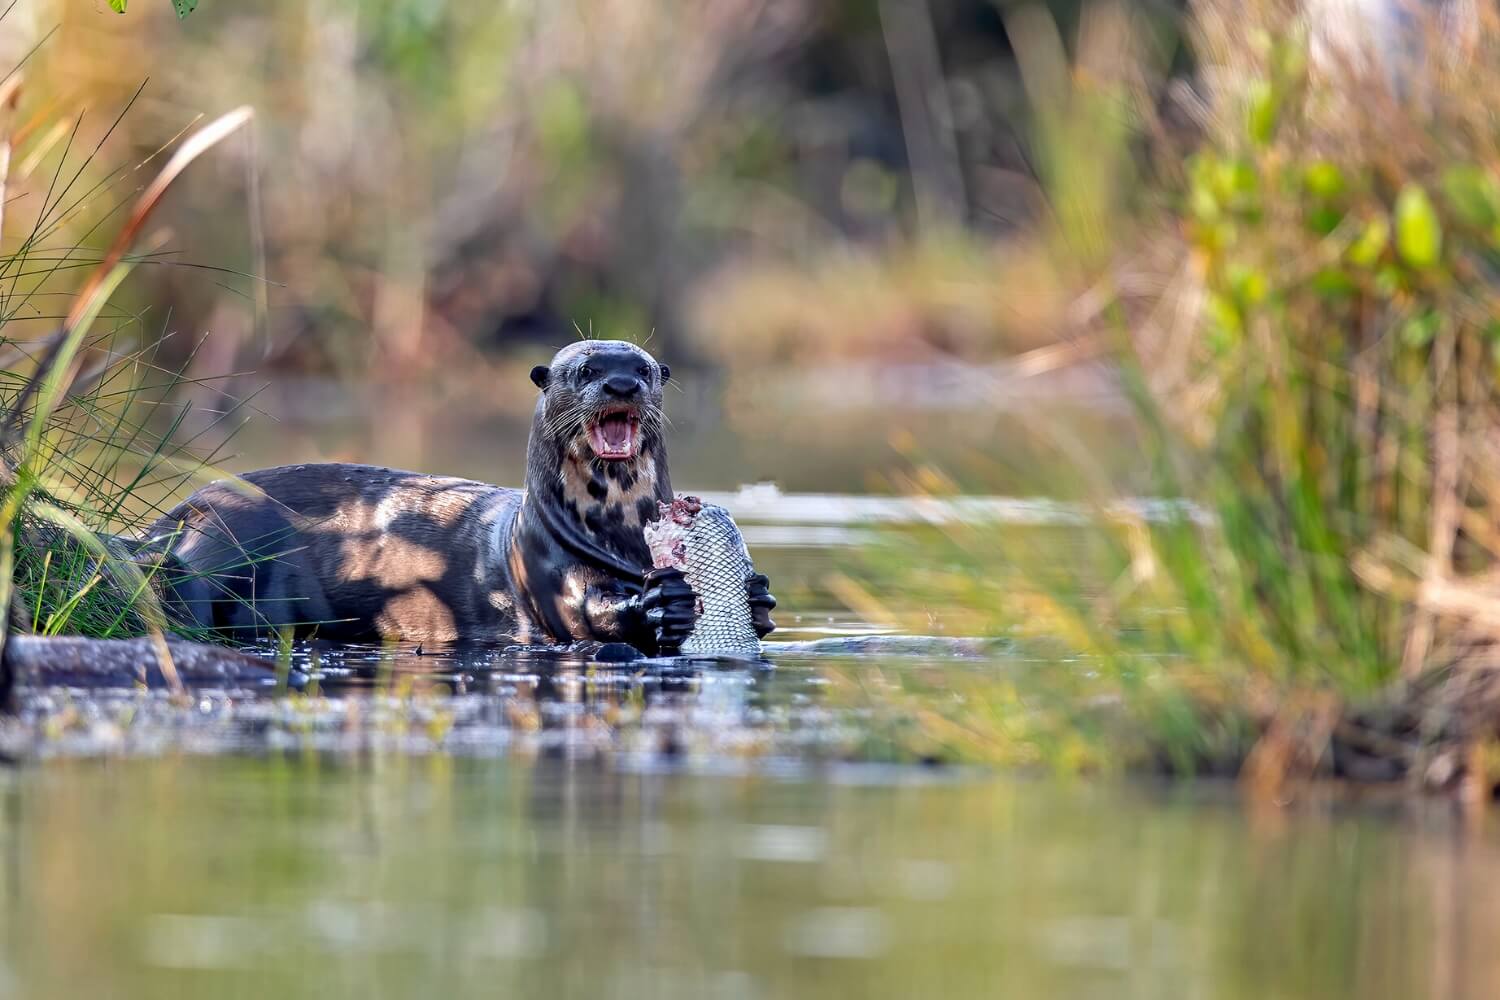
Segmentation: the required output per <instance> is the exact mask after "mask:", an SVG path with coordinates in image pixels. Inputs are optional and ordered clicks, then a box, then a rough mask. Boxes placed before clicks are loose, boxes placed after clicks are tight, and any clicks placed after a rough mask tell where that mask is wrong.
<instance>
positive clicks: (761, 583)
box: [745, 573, 776, 639]
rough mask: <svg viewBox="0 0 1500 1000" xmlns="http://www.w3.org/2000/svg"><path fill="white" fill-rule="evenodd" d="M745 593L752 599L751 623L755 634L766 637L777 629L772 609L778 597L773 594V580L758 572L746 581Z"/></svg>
mask: <svg viewBox="0 0 1500 1000" xmlns="http://www.w3.org/2000/svg"><path fill="white" fill-rule="evenodd" d="M745 595H746V596H747V597H748V598H749V599H750V623H751V625H752V626H754V628H755V634H756V635H758V636H760V637H761V638H762V639H764V638H765V637H766V636H768V635H770V634H771V633H772V632H774V631H776V623H775V622H773V621H772V620H771V610H772V609H773V608H775V607H776V598H775V597H773V596H771V580H770V578H769V577H767V576H766V575H765V574H764V573H756V574H754V575H753V576H751V577H749V578H748V579H747V580H746V581H745Z"/></svg>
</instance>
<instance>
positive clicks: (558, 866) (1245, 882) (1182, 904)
mask: <svg viewBox="0 0 1500 1000" xmlns="http://www.w3.org/2000/svg"><path fill="white" fill-rule="evenodd" d="M757 495H760V496H762V498H763V497H764V491H761V493H760V494H757ZM729 499H730V500H731V502H736V503H750V502H751V501H753V496H751V497H749V498H748V499H747V498H744V497H741V498H738V499H736V498H734V497H730V498H729ZM798 502H799V501H797V500H796V499H795V498H792V499H791V500H790V501H789V502H788V503H787V504H786V505H784V509H791V510H795V509H797V504H798ZM837 502H845V503H852V504H855V505H856V506H857V505H858V504H859V503H860V502H862V501H859V500H858V498H845V499H844V500H842V501H837ZM751 506H753V504H751ZM879 506H880V509H881V510H882V511H883V512H884V513H883V515H882V516H884V517H886V518H887V520H890V519H896V520H899V519H901V518H902V517H905V516H913V517H915V516H920V517H924V518H928V519H940V518H941V517H942V516H944V514H943V511H942V509H941V508H937V509H934V508H933V507H932V506H931V505H930V504H927V505H923V506H921V507H920V509H919V508H916V507H912V508H904V509H905V511H906V513H905V514H903V513H902V511H903V508H901V507H900V506H899V505H896V506H892V505H891V504H890V503H888V502H886V503H883V505H879ZM989 509H990V514H991V516H994V517H997V518H1002V519H1003V518H1004V517H1007V516H1011V515H1008V514H1006V513H1005V512H1006V511H1010V512H1011V514H1013V515H1014V517H1015V518H1016V519H1017V520H1018V522H1019V523H1022V524H1027V523H1035V522H1036V520H1037V519H1038V517H1041V519H1042V520H1043V521H1044V522H1048V523H1050V519H1052V518H1053V516H1054V515H1055V514H1057V511H1056V510H1054V509H1053V508H1050V507H1044V508H1042V514H1041V515H1039V514H1038V508H1036V506H1035V505H1031V504H1023V505H1021V506H1020V507H1019V508H1016V509H1014V510H1013V509H1012V508H1011V507H1010V506H1009V505H1007V504H1005V503H1002V502H1000V501H998V500H997V501H995V502H994V504H992V505H991V507H990V508H989ZM1064 514H1065V511H1064ZM740 515H741V518H742V520H744V521H745V527H746V532H747V534H748V535H750V536H751V538H752V539H757V538H758V541H754V542H752V544H753V545H754V547H755V548H756V551H757V557H758V559H759V561H760V562H761V564H762V566H763V567H764V568H768V569H769V570H770V571H771V572H772V575H773V576H775V577H777V578H779V579H781V580H783V581H785V583H786V585H787V586H788V587H789V588H790V589H791V590H794V591H797V592H799V593H803V594H805V595H811V596H808V597H804V598H803V605H802V607H800V608H799V609H798V610H797V611H795V612H791V611H789V612H787V613H784V614H783V620H784V624H785V626H786V628H785V630H784V632H783V633H780V634H781V635H784V636H785V637H786V639H787V640H789V641H791V642H794V643H797V644H798V645H794V646H788V647H778V648H777V649H776V650H775V651H774V652H773V655H772V660H773V665H771V666H750V665H746V664H732V663H715V664H707V663H704V664H682V663H676V664H656V665H645V666H640V665H632V666H629V667H611V666H604V665H591V664H588V663H587V662H584V661H582V660H580V659H576V658H570V657H567V656H543V655H539V654H493V653H486V654H464V655H459V654H454V653H452V652H451V651H442V650H439V651H436V654H435V655H434V653H433V651H430V650H428V651H424V655H422V656H420V657H419V656H416V655H415V652H414V650H412V649H410V648H403V649H391V650H377V649H359V648H317V647H312V646H300V647H298V649H297V650H296V654H295V662H296V664H297V666H298V667H299V668H301V669H303V670H305V671H307V672H309V673H311V674H313V675H315V676H316V677H317V678H318V688H317V690H316V692H315V693H312V694H303V695H301V696H294V697H291V698H285V699H278V698H276V697H274V696H273V695H271V694H269V693H267V692H266V691H264V690H262V691H259V692H247V691H202V692H198V693H197V696H196V697H195V698H194V699H193V700H192V701H191V703H189V704H187V705H182V704H173V703H172V702H170V701H169V700H168V699H166V698H164V697H163V696H161V695H159V694H147V693H140V692H129V691H121V692H117V693H113V694H101V693H100V692H97V691H91V692H82V691H68V690H61V689H54V690H45V691H35V692H31V693H30V694H28V696H27V699H26V711H25V713H24V715H23V723H22V724H21V725H20V726H16V727H12V729H11V730H10V731H9V733H8V736H7V739H8V740H9V744H8V746H9V749H10V751H11V752H12V753H14V754H17V755H18V756H20V757H21V758H22V762H21V763H19V764H17V765H16V766H13V767H10V768H7V769H5V770H3V771H0V852H3V857H0V901H3V906H0V928H3V933H0V996H15V997H26V998H34V997H36V998H39V997H58V998H63V997H83V996H103V997H143V998H144V997H151V998H164V997H184V998H187V997H194V998H196V997H210V996H211V997H265V996H279V997H304V996H305V997H326V996H362V997H411V996H432V997H480V996H486V997H487V996H497V995H499V996H504V995H525V996H547V997H622V998H624V997H683V998H699V997H726V998H730V997H733V998H762V997H764V998H771V997H793V996H799V997H800V996H830V997H846V996H849V997H926V996H1021V997H1099V998H1115V997H1143V998H1171V997H1184V998H1198V997H1203V998H1210V997H1246V998H1249V997H1255V998H1261V997H1284V998H1299V1000H1300V998H1307V1000H1313V998H1318V1000H1322V998H1328V997H1359V998H1381V997H1390V998H1410V997H1444V998H1448V997H1466V996H1471V997H1481V996H1493V995H1495V989H1496V988H1497V986H1500V960H1497V958H1496V953H1495V951H1494V949H1493V948H1492V947H1490V946H1489V942H1490V941H1492V940H1494V939H1495V935H1496V934H1497V933H1500V835H1497V833H1496V831H1494V830H1492V829H1487V828H1485V827H1483V826H1476V825H1475V824H1474V823H1473V822H1472V821H1465V820H1464V818H1463V817H1462V816H1461V815H1460V814H1459V813H1457V812H1456V811H1454V810H1453V809H1452V807H1450V806H1449V805H1448V804H1446V803H1443V802H1437V801H1427V802H1422V801H1418V802H1412V801H1411V800H1409V799H1401V798H1394V799H1389V800H1385V801H1375V800H1370V801H1363V802H1361V801H1352V800H1349V799H1348V798H1346V797H1343V796H1334V795H1332V794H1327V795H1320V794H1318V793H1309V794H1310V795H1311V796H1312V797H1303V798H1300V799H1298V800H1297V801H1294V802H1290V803H1287V804H1285V805H1284V806H1280V807H1278V806H1262V807H1259V808H1250V807H1248V806H1247V805H1246V804H1245V803H1244V801H1243V800H1242V799H1241V797H1240V796H1239V795H1238V793H1237V791H1236V790H1235V788H1234V787H1233V786H1231V785H1227V784H1219V783H1213V782H1201V783H1197V784H1192V785H1175V786H1174V785H1165V784H1156V783H1152V782H1147V781H1136V780H1131V781H1125V780H1114V781H1084V780H1061V779H1054V778H1044V777H1040V776H1033V777H1015V776H1002V775H997V774H993V773H988V772H985V771H983V770H977V769H972V768H966V767H953V766H949V765H943V764H935V763H923V762H922V761H921V760H920V759H917V758H913V757H912V756H911V755H910V754H905V755H903V754H902V753H901V752H900V751H899V747H900V746H901V743H902V740H901V734H900V733H899V732H892V731H889V730H890V727H893V726H898V725H900V722H899V720H893V719H892V718H891V717H889V716H888V715H887V714H884V713H882V712H881V711H880V707H879V705H878V703H877V701H876V700H874V699H872V698H871V697H869V696H868V692H867V691H865V690H864V689H863V688H862V687H861V685H860V684H859V683H855V682H854V681H857V679H859V678H864V677H869V676H871V675H879V676H883V677H885V678H887V679H892V680H894V681H897V682H899V681H900V680H901V679H902V678H906V677H911V676H915V675H921V678H922V688H923V689H924V690H926V691H929V692H932V694H931V695H930V697H933V698H941V697H944V692H945V691H946V690H949V689H955V690H956V689H957V685H955V684H953V682H954V681H956V680H958V679H960V675H963V674H968V675H972V674H974V673H976V672H978V673H984V674H988V675H994V674H997V673H999V672H1004V671H1006V670H1009V669H1013V668H1014V667H1015V666H1016V664H1015V663H1013V662H1011V661H1010V660H1008V659H1007V657H1006V656H1004V655H1003V653H998V652H986V651H985V650H984V649H982V648H975V647H973V646H971V645H965V644H959V645H957V646H955V645H953V644H951V643H944V642H927V641H913V640H902V639H892V638H889V637H884V633H885V630H884V629H883V628H882V627H881V626H880V623H870V622H861V621H857V620H855V619H854V618H853V617H852V616H850V615H849V613H848V612H846V611H840V610H839V609H838V608H836V607H834V606H833V603H832V602H831V601H830V602H823V603H820V602H821V598H820V597H819V596H818V595H819V594H820V591H819V589H818V587H817V585H816V581H815V577H816V573H817V572H818V569H817V568H818V567H822V566H824V565H826V564H827V562H828V560H829V559H830V558H831V554H830V552H829V550H828V549H826V548H820V547H819V546H818V545H816V544H814V543H815V542H818V540H819V539H820V538H821V536H820V535H819V531H821V530H823V529H826V528H828V527H830V526H829V525H828V524H821V525H820V524H806V523H803V524H792V523H786V519H785V518H781V519H780V520H779V521H774V523H769V524H761V523H755V521H754V515H753V513H752V512H751V507H750V506H742V507H741V510H740ZM841 530H864V529H862V528H860V527H859V526H857V525H849V524H845V525H843V526H842V527H841ZM825 541H826V540H825ZM851 644H857V648H858V649H859V650H860V652H858V653H857V654H856V653H855V652H854V651H853V649H852V648H851ZM829 647H832V648H829ZM1395 803H1400V804H1395Z"/></svg>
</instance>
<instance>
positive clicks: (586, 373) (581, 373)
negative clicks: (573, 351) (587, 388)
mask: <svg viewBox="0 0 1500 1000" xmlns="http://www.w3.org/2000/svg"><path fill="white" fill-rule="evenodd" d="M578 377H579V378H581V379H584V380H588V379H591V378H593V377H594V369H592V368H590V367H589V366H588V365H583V366H581V367H580V368H579V369H578Z"/></svg>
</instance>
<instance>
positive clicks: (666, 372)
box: [661, 365, 672, 382]
mask: <svg viewBox="0 0 1500 1000" xmlns="http://www.w3.org/2000/svg"><path fill="white" fill-rule="evenodd" d="M671 377H672V369H671V367H669V366H668V365H662V366H661V380H662V382H666V381H667V379H669V378H671Z"/></svg>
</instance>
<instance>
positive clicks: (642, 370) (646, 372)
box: [635, 365, 651, 378]
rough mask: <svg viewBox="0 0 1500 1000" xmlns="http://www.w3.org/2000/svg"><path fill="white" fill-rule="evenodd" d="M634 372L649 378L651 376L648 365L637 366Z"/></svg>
mask: <svg viewBox="0 0 1500 1000" xmlns="http://www.w3.org/2000/svg"><path fill="white" fill-rule="evenodd" d="M635 373H636V374H637V375H639V376H640V377H641V378H650V377H651V368H650V366H649V365H641V366H640V367H639V368H637V369H636V370H635Z"/></svg>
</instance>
